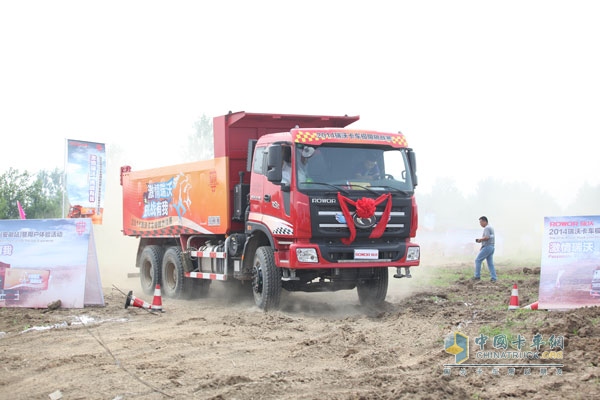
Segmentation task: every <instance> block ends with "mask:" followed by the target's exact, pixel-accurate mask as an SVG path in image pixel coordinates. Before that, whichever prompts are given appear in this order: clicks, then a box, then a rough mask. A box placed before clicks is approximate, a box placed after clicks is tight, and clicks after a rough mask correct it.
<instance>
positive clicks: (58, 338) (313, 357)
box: [0, 273, 600, 399]
mask: <svg viewBox="0 0 600 400" xmlns="http://www.w3.org/2000/svg"><path fill="white" fill-rule="evenodd" d="M414 276H415V278H413V279H418V276H419V275H418V273H414ZM501 277H502V276H501ZM132 282H135V284H136V285H137V281H133V280H132ZM512 283H513V282H500V283H498V284H496V285H492V284H489V283H485V282H484V283H480V284H477V285H472V284H471V283H470V282H468V281H466V280H458V281H457V282H453V283H452V284H451V285H450V286H447V287H445V288H434V287H430V288H427V287H422V288H420V289H419V291H417V292H415V293H413V294H410V295H407V294H406V293H407V290H406V288H407V286H406V285H408V284H404V283H402V282H401V281H400V282H398V281H395V282H394V283H393V285H392V286H391V287H390V291H389V294H388V298H387V300H388V301H387V302H386V304H385V305H384V306H383V307H381V308H378V309H366V308H361V307H360V306H358V300H357V296H356V292H355V291H352V292H338V293H323V294H298V293H292V294H287V295H285V296H284V297H283V299H282V309H281V310H279V311H276V312H269V313H263V312H261V311H259V310H258V309H257V308H256V307H255V306H254V305H253V303H252V301H251V300H250V299H249V298H247V297H244V296H238V298H237V299H236V300H231V299H230V298H229V297H227V296H226V292H225V291H224V290H223V287H219V284H215V285H214V287H213V288H212V289H211V295H210V297H209V298H208V299H205V300H195V301H183V300H172V299H165V298H163V299H162V300H163V308H164V310H165V312H164V313H162V314H159V315H155V314H150V313H148V312H146V311H145V310H143V309H140V308H128V309H125V308H124V302H125V297H124V296H123V294H121V293H120V292H119V291H117V290H114V289H113V288H111V287H109V288H106V289H105V296H106V303H107V305H106V307H103V308H85V309H81V310H65V309H59V310H55V311H48V312H44V310H30V309H10V308H4V309H0V332H4V333H3V334H1V335H2V337H0V359H1V360H2V374H1V375H0V398H3V399H47V398H49V397H48V395H49V394H51V393H53V392H56V391H60V392H61V393H62V396H63V398H64V399H166V398H176V399H188V398H195V399H322V398H324V397H327V398H329V399H399V398H406V399H431V398H435V399H441V398H452V399H454V398H456V399H467V398H485V399H487V398H501V397H509V398H525V397H526V398H530V399H556V398H561V399H578V398H593V397H594V396H600V373H599V368H598V360H599V359H600V346H599V343H600V342H599V337H600V326H599V325H600V324H599V320H600V310H599V308H598V307H594V308H585V309H578V310H574V311H569V312H548V311H529V312H522V311H518V312H514V311H507V310H506V305H507V304H508V301H509V298H510V288H511V287H512ZM403 285H404V286H403ZM537 285H538V276H536V275H522V279H520V280H519V287H520V293H522V294H523V295H522V298H521V303H522V304H526V303H527V302H529V301H534V300H535V294H536V293H537ZM136 288H137V286H136V287H133V289H134V293H136V292H135V290H136ZM124 289H130V288H124ZM137 294H140V297H142V298H144V299H145V300H147V301H150V302H151V301H152V298H151V297H150V298H148V296H145V295H142V294H141V291H140V289H137ZM32 327H46V328H48V329H44V330H36V329H30V328H32ZM457 327H460V331H461V332H463V333H464V334H466V335H468V336H469V337H475V336H477V335H478V334H479V333H480V332H481V330H482V329H483V330H486V329H488V330H493V329H498V330H500V329H505V330H508V331H509V332H511V333H513V334H515V335H516V334H519V333H520V334H522V335H525V336H527V335H529V336H530V337H531V336H533V335H534V334H535V333H541V334H542V335H543V337H544V338H548V337H549V336H550V335H561V336H564V339H565V349H564V356H565V357H564V359H563V360H560V361H561V362H562V363H563V364H564V368H563V369H562V375H557V374H556V371H555V369H552V368H550V369H548V373H547V374H546V375H543V376H540V374H539V369H535V368H534V369H532V373H531V375H529V376H527V375H524V374H523V370H522V369H517V371H516V374H515V375H514V376H509V375H508V374H507V370H506V368H500V369H499V374H498V375H493V373H492V369H491V368H483V371H482V374H481V375H478V374H477V373H476V372H475V369H469V370H467V371H466V372H467V375H466V376H461V375H460V374H459V370H458V369H454V370H452V373H451V375H450V376H447V375H445V374H444V368H443V365H444V364H449V363H453V361H454V358H453V356H451V355H450V354H448V353H446V352H445V351H444V348H443V347H444V346H443V338H444V336H445V335H447V334H448V333H451V332H453V331H455V330H456V329H457ZM28 328H29V329H28ZM470 362H480V361H477V360H474V359H471V360H470ZM532 362H533V361H532Z"/></svg>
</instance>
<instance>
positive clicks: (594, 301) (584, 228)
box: [539, 215, 600, 310]
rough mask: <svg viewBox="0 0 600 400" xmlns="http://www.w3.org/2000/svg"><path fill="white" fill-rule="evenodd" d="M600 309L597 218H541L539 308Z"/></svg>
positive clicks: (598, 230) (599, 245) (593, 216)
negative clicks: (542, 238)
mask: <svg viewBox="0 0 600 400" xmlns="http://www.w3.org/2000/svg"><path fill="white" fill-rule="evenodd" d="M596 305H600V216H598V215H592V216H569V217H545V218H544V243H543V247H542V268H541V275H540V294H539V308H543V309H555V310H560V309H571V308H578V307H585V306H596Z"/></svg>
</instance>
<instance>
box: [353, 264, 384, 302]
mask: <svg viewBox="0 0 600 400" xmlns="http://www.w3.org/2000/svg"><path fill="white" fill-rule="evenodd" d="M388 280H389V276H388V269H387V267H382V268H373V275H372V276H371V278H368V279H359V280H358V282H357V283H356V291H357V292H358V300H359V301H360V304H361V305H363V306H376V305H380V304H381V303H383V302H384V301H385V297H386V296H387V289H388Z"/></svg>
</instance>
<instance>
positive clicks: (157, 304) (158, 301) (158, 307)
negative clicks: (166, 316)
mask: <svg viewBox="0 0 600 400" xmlns="http://www.w3.org/2000/svg"><path fill="white" fill-rule="evenodd" d="M151 307H152V308H151V310H152V311H160V312H162V311H163V309H162V298H161V296H160V284H158V283H157V284H156V288H155V289H154V299H152V306H151Z"/></svg>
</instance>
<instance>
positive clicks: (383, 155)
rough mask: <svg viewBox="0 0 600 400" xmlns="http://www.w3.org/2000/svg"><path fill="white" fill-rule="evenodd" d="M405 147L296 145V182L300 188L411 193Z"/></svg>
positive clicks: (411, 183)
mask: <svg viewBox="0 0 600 400" xmlns="http://www.w3.org/2000/svg"><path fill="white" fill-rule="evenodd" d="M409 165H410V164H409V162H408V159H407V155H406V150H405V149H380V148H358V147H348V146H345V147H342V146H329V145H323V146H320V147H313V146H305V145H298V146H297V147H296V150H295V166H296V168H295V173H296V182H297V183H298V188H299V189H300V190H331V186H332V185H333V186H335V187H339V188H340V189H343V190H376V191H382V192H383V191H392V192H394V191H395V190H397V191H401V192H408V193H412V192H413V189H414V185H413V182H412V180H411V174H410V167H409Z"/></svg>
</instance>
